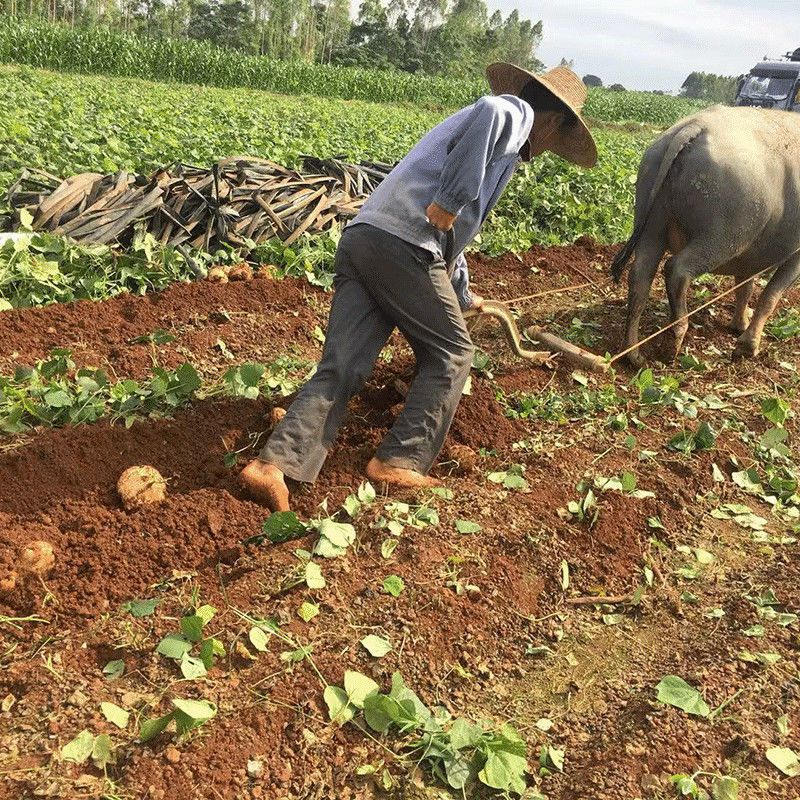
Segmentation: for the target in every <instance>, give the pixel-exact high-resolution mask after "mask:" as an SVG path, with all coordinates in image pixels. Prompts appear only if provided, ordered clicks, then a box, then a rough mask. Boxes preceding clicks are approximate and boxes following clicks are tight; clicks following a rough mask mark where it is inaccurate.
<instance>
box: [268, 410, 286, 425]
mask: <svg viewBox="0 0 800 800" xmlns="http://www.w3.org/2000/svg"><path fill="white" fill-rule="evenodd" d="M285 416H286V409H285V408H281V407H280V406H275V408H273V409H272V411H270V412H269V421H270V424H271V425H272V427H273V428H274V427H275V426H276V425H277V424H278V423H279V422H280V421H281V420H282V419H283V418H284V417H285Z"/></svg>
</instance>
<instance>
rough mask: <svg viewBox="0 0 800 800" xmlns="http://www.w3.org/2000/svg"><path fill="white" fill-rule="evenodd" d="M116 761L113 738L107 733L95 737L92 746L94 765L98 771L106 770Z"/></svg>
mask: <svg viewBox="0 0 800 800" xmlns="http://www.w3.org/2000/svg"><path fill="white" fill-rule="evenodd" d="M115 760H116V759H115V757H114V750H113V745H112V743H111V737H110V736H109V735H108V734H107V733H101V734H99V735H98V736H95V739H94V744H93V746H92V763H93V764H94V765H95V766H96V767H97V768H98V769H105V768H106V766H108V764H113V763H114V761H115Z"/></svg>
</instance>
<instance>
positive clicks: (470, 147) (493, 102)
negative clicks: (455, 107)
mask: <svg viewBox="0 0 800 800" xmlns="http://www.w3.org/2000/svg"><path fill="white" fill-rule="evenodd" d="M532 124H533V111H532V110H531V109H530V107H529V106H527V104H526V103H524V101H521V100H520V101H519V102H518V103H515V102H513V101H512V100H511V99H509V98H505V97H483V98H481V99H480V100H479V101H478V102H477V103H476V104H475V107H474V108H473V110H472V113H471V114H470V115H469V117H467V119H466V120H465V122H464V125H463V126H462V128H461V130H460V131H459V132H458V133H456V135H455V136H454V137H453V139H452V141H451V143H450V148H449V150H448V154H447V158H446V159H445V162H444V165H443V167H442V175H441V181H440V184H439V190H438V191H437V193H436V196H435V197H434V198H433V203H432V206H438V208H439V209H441V210H442V211H444V212H446V215H441V216H442V221H443V222H444V223H446V222H447V216H449V217H451V218H453V219H454V218H455V217H457V216H458V214H459V212H460V211H461V209H462V208H463V207H464V206H465V205H467V203H471V202H472V201H473V200H475V199H477V197H478V196H479V195H480V191H481V185H482V184H483V180H484V177H485V175H486V168H487V166H488V165H489V164H490V163H491V161H492V160H493V159H494V158H496V157H499V156H502V155H505V154H507V153H509V152H512V151H513V152H518V151H519V148H520V147H521V144H522V143H523V142H524V141H525V139H526V138H527V136H528V134H529V133H530V128H531V125H532ZM431 211H433V214H431V213H430V212H431ZM437 216H440V215H438V214H437V210H436V209H435V208H431V209H429V213H428V217H429V218H430V219H431V221H432V222H433V223H434V225H436V227H439V228H440V229H441V230H447V228H448V227H450V226H449V225H448V226H447V227H441V226H440V225H438V224H437V222H438V221H439V220H437V219H436V217H437ZM450 225H452V221H451V222H450Z"/></svg>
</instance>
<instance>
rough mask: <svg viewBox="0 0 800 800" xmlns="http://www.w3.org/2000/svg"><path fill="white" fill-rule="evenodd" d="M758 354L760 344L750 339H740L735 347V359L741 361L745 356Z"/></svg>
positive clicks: (733, 356)
mask: <svg viewBox="0 0 800 800" xmlns="http://www.w3.org/2000/svg"><path fill="white" fill-rule="evenodd" d="M757 355H758V345H757V344H756V343H755V342H753V341H752V340H750V339H739V340H738V341H737V342H736V347H734V348H733V355H732V357H731V358H732V359H733V361H741V360H742V359H743V358H753V357H754V356H757Z"/></svg>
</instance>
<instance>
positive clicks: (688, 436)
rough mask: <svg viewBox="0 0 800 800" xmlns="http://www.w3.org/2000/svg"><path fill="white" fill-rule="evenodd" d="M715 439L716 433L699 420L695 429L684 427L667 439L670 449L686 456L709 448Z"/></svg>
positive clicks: (712, 445)
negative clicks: (684, 428)
mask: <svg viewBox="0 0 800 800" xmlns="http://www.w3.org/2000/svg"><path fill="white" fill-rule="evenodd" d="M716 441H717V434H716V433H715V432H714V429H713V428H712V427H711V426H710V425H709V424H708V423H707V422H701V423H700V425H698V426H697V429H696V430H694V431H693V430H690V429H686V430H684V431H681V432H680V433H679V434H677V435H676V436H673V437H672V439H670V440H669V447H670V449H671V450H677V451H678V452H679V453H683V454H684V455H686V456H690V455H692V453H697V452H699V451H701V450H711V449H712V448H713V447H714V444H715V442H716Z"/></svg>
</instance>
